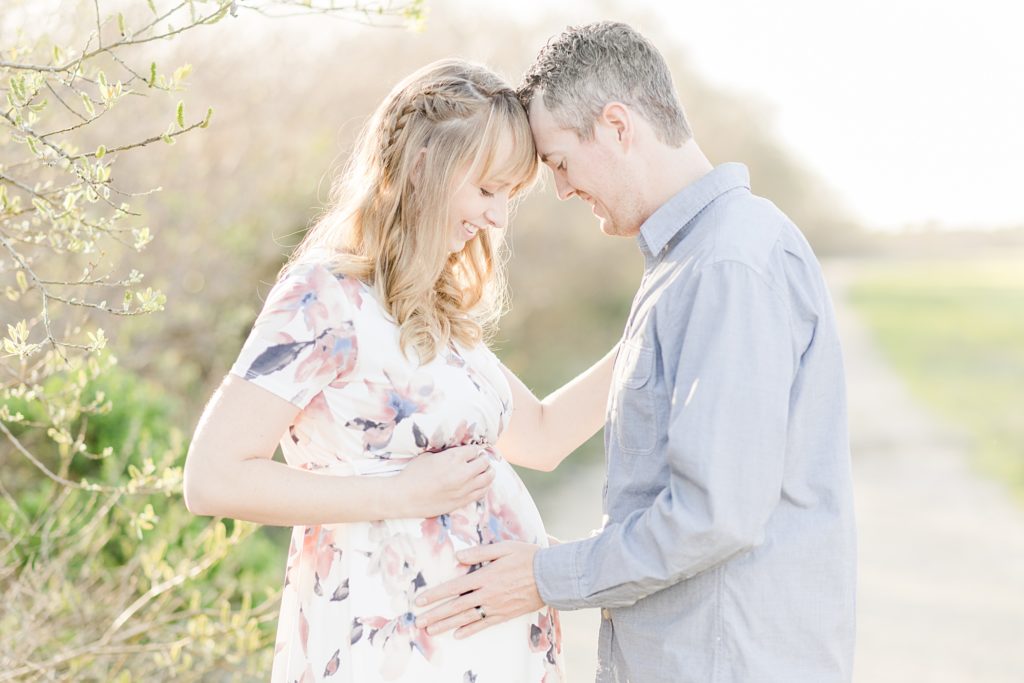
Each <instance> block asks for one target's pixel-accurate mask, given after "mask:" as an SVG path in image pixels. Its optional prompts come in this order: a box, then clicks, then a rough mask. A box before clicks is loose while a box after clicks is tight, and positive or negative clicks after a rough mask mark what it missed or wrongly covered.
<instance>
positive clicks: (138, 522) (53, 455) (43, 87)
mask: <svg viewBox="0 0 1024 683" xmlns="http://www.w3.org/2000/svg"><path fill="white" fill-rule="evenodd" d="M104 4H105V5H107V7H108V9H109V7H110V6H111V5H113V6H115V7H116V8H118V9H120V10H121V11H112V12H104V11H103V10H101V8H100V3H99V2H89V3H86V2H82V3H79V4H78V5H77V6H76V7H75V8H73V10H72V11H68V8H67V3H63V5H62V6H61V8H60V10H61V13H60V14H59V15H56V16H57V17H58V18H59V20H60V21H59V23H58V24H57V25H54V26H47V25H46V21H45V20H44V19H42V18H41V17H40V16H39V14H38V11H39V6H38V5H36V6H32V5H30V4H28V3H26V4H23V5H20V6H19V5H14V6H12V7H10V8H9V9H8V8H7V7H5V12H4V16H3V18H2V20H0V44H2V45H3V49H2V52H0V91H2V93H3V95H4V102H3V103H2V104H0V305H2V306H3V308H2V316H0V320H2V323H3V329H0V335H4V334H6V336H5V337H4V338H3V339H2V341H0V346H2V351H0V368H2V371H3V372H2V375H0V520H2V524H0V589H2V592H3V595H4V601H3V604H2V605H0V681H7V680H41V679H42V680H65V679H76V680H78V679H81V680H110V681H129V680H133V679H146V680H166V679H168V678H173V679H174V680H200V679H201V680H211V679H219V678H244V677H246V676H247V675H252V676H253V677H257V678H262V676H260V675H259V672H262V671H266V668H267V664H268V659H269V655H270V653H269V650H268V648H267V644H268V642H269V639H270V638H271V637H272V635H273V634H272V633H271V629H270V628H269V626H268V624H269V623H270V622H271V621H272V619H273V616H274V614H273V610H274V607H275V600H274V598H275V595H274V594H273V593H270V594H268V593H267V592H266V591H265V590H263V589H262V586H264V585H267V579H266V575H267V572H269V571H274V572H277V569H276V567H275V566H274V564H273V563H272V562H270V561H269V560H268V557H269V555H268V553H267V552H266V543H267V542H266V540H265V539H262V540H261V538H260V537H258V536H253V530H254V527H253V526H252V525H248V524H237V523H232V522H229V521H222V520H202V519H197V518H194V517H193V516H192V515H190V514H189V513H188V512H187V511H186V510H185V509H184V506H183V505H182V504H181V499H180V487H181V463H182V459H183V456H184V453H185V449H186V444H185V440H184V437H183V435H182V433H181V431H180V430H179V429H175V428H172V427H170V426H169V425H170V424H174V423H175V422H176V421H177V420H179V419H180V417H181V415H182V413H183V412H184V410H183V408H182V406H181V405H179V404H178V402H177V401H176V400H175V399H172V398H171V397H170V396H168V395H167V394H165V393H163V392H162V391H161V389H160V387H159V386H157V385H154V384H150V383H147V382H146V381H144V380H142V379H141V378H140V377H139V376H138V374H137V373H135V372H132V371H128V370H123V369H121V368H119V366H118V361H117V357H116V356H115V355H114V354H113V353H112V347H114V346H116V342H117V339H116V338H111V337H108V330H109V329H110V326H109V322H110V320H113V319H116V318H133V317H138V316H145V315H148V314H151V313H155V312H158V311H161V310H162V309H163V308H164V306H165V304H166V297H165V295H164V294H163V293H162V292H161V291H159V290H157V289H154V288H153V287H150V286H146V285H144V284H143V281H144V275H143V274H142V273H141V272H140V271H139V270H138V269H137V268H135V267H133V266H134V262H135V260H136V259H138V254H139V253H140V252H141V251H142V250H143V249H145V248H146V246H147V245H149V244H150V243H151V241H152V240H153V239H154V237H155V236H156V234H157V233H158V232H159V230H158V229H155V228H154V227H153V226H152V225H150V224H148V223H147V221H146V220H145V218H146V216H145V215H144V214H143V212H142V211H140V210H139V208H138V207H139V205H140V204H142V203H144V200H145V198H146V197H147V196H148V195H150V194H152V193H153V192H155V191H156V190H157V189H159V188H156V187H154V186H152V185H150V186H146V185H142V186H141V187H139V186H133V180H134V178H133V176H131V175H130V174H129V175H127V176H124V177H115V168H116V164H117V162H118V160H119V159H120V158H122V157H123V156H128V155H141V156H144V157H146V158H151V159H152V161H158V159H159V153H160V150H161V148H162V147H163V146H164V145H173V144H175V142H176V141H177V140H178V139H179V138H181V137H182V136H185V135H186V134H191V133H193V132H196V131H198V130H199V129H203V128H206V127H207V126H209V125H210V123H211V117H212V114H213V111H212V109H209V108H205V109H204V110H203V112H202V113H200V114H193V113H191V111H190V110H189V109H188V108H186V106H185V101H184V99H183V98H182V95H181V93H182V92H183V91H184V89H185V86H186V84H187V82H188V80H189V77H190V72H191V66H190V65H189V64H187V63H176V64H168V63H165V62H164V61H161V60H162V56H166V49H165V48H166V45H168V44H169V43H173V42H174V41H177V40H179V39H180V37H181V36H182V35H183V34H185V33H188V32H192V31H194V30H196V29H199V28H200V27H206V26H210V25H212V24H215V23H217V22H219V21H221V20H222V19H224V18H225V17H229V16H233V15H237V14H238V13H239V12H240V11H246V10H251V11H254V12H258V13H263V14H267V15H272V16H279V15H282V14H288V13H294V12H306V13H309V12H333V13H339V14H341V15H343V16H346V17H348V18H351V19H354V20H356V21H362V22H378V23H379V22H385V23H387V22H398V23H402V22H405V23H416V22H419V21H421V20H422V17H423V9H422V3H421V2H418V1H416V0H414V1H413V2H404V3H394V2H376V3H375V2H370V3H366V2H335V1H334V0H330V1H329V2H314V1H312V0H276V1H274V2H258V1H252V2H237V1H234V2H232V1H229V0H205V1H203V0H185V1H182V2H157V1H156V0H147V2H146V3H145V4H142V3H129V2H122V3H116V4H115V3H104ZM161 49H163V52H161ZM139 122H142V125H145V127H146V128H148V129H149V130H148V132H147V133H145V134H144V135H137V136H132V135H131V134H130V133H129V134H125V130H129V131H134V130H138V129H137V127H135V128H133V127H129V126H128V125H126V124H127V123H132V124H138V123H139ZM153 155H156V156H153ZM247 538H248V539H250V540H248V541H246V539H247ZM243 541H245V542H246V543H247V545H248V546H249V552H248V553H246V554H242V553H239V552H238V551H237V548H238V546H239V544H241V543H243ZM261 544H262V545H261ZM243 557H244V558H245V559H244V561H243V560H242V559H241V558H243Z"/></svg>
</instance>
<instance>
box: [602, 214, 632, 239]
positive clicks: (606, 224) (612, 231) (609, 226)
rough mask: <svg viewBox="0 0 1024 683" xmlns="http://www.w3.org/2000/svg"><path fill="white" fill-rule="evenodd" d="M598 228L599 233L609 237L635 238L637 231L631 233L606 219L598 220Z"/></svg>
mask: <svg viewBox="0 0 1024 683" xmlns="http://www.w3.org/2000/svg"><path fill="white" fill-rule="evenodd" d="M599 220H600V223H599V227H600V228H601V232H603V233H604V234H606V235H608V236H609V237H635V236H636V235H637V233H639V230H633V231H632V232H631V233H630V232H628V231H625V230H623V229H622V226H621V225H619V224H618V223H615V222H613V221H611V220H609V219H607V218H599Z"/></svg>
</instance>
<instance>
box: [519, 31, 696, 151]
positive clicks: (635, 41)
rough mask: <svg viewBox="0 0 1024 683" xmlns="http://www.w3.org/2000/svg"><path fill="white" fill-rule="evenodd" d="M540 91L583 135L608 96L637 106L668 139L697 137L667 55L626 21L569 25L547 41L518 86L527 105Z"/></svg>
mask: <svg viewBox="0 0 1024 683" xmlns="http://www.w3.org/2000/svg"><path fill="white" fill-rule="evenodd" d="M538 92H540V93H541V94H542V97H543V101H544V106H545V107H546V108H547V109H548V111H550V112H551V114H552V116H553V117H554V119H555V121H556V122H557V123H558V125H560V126H562V127H564V128H568V129H571V130H574V131H575V132H576V135H577V136H578V137H579V138H580V139H581V140H590V139H592V138H593V135H594V124H595V122H596V121H597V118H598V117H599V116H600V115H601V112H602V110H603V109H604V107H605V105H606V104H608V103H609V102H622V103H623V104H627V105H629V106H631V107H635V108H636V109H637V110H638V111H639V112H640V113H641V114H642V115H643V117H644V118H645V119H646V120H647V122H648V123H650V124H651V125H652V126H653V128H654V132H655V135H656V136H657V137H658V139H659V140H660V141H662V142H663V143H665V144H667V145H671V146H673V147H679V146H681V145H683V144H684V143H685V142H686V141H687V140H689V139H690V138H691V137H693V133H692V131H691V130H690V124H689V122H687V120H686V114H685V113H684V112H683V106H682V105H681V104H680V103H679V96H678V95H677V94H676V89H675V86H673V85H672V75H671V73H669V70H668V65H667V64H666V63H665V59H664V58H663V57H662V56H661V53H660V52H658V50H657V48H655V47H654V45H652V44H651V43H650V41H648V40H647V39H646V38H644V37H643V36H642V35H640V34H639V33H638V32H637V31H635V30H634V29H633V28H631V27H630V26H627V25H626V24H622V23H618V22H612V21H600V22H596V23H593V24H587V25H586V26H570V27H569V28H567V29H566V30H565V31H564V32H563V33H562V34H561V35H559V36H556V37H555V38H553V39H551V40H550V41H548V44H547V45H545V46H544V47H543V48H542V49H541V51H540V53H539V54H538V55H537V59H536V61H534V63H533V66H532V67H531V68H530V70H529V71H527V72H526V75H525V76H523V83H522V85H520V86H519V90H518V91H517V95H518V96H519V101H520V102H522V103H523V106H524V107H526V110H527V111H529V109H530V103H531V102H532V101H533V98H534V97H535V96H536V94H537V93H538Z"/></svg>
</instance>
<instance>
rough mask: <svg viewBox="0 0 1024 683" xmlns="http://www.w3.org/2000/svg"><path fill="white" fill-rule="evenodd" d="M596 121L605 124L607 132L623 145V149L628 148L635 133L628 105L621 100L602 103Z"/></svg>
mask: <svg viewBox="0 0 1024 683" xmlns="http://www.w3.org/2000/svg"><path fill="white" fill-rule="evenodd" d="M597 122H598V124H599V125H603V126H606V127H607V128H608V132H610V133H611V134H612V135H613V136H614V138H615V140H616V141H617V142H618V143H619V144H621V145H623V147H624V149H629V147H630V146H632V144H633V135H634V134H635V133H636V128H635V127H634V122H633V114H632V112H630V110H629V107H627V106H626V105H624V104H623V103H622V102H609V103H608V104H606V105H604V109H602V110H601V115H600V116H599V117H598V119H597Z"/></svg>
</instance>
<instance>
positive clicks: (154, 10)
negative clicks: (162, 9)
mask: <svg viewBox="0 0 1024 683" xmlns="http://www.w3.org/2000/svg"><path fill="white" fill-rule="evenodd" d="M146 4H147V5H149V9H151V10H153V14H156V13H157V11H156V5H154V4H153V0H146Z"/></svg>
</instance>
